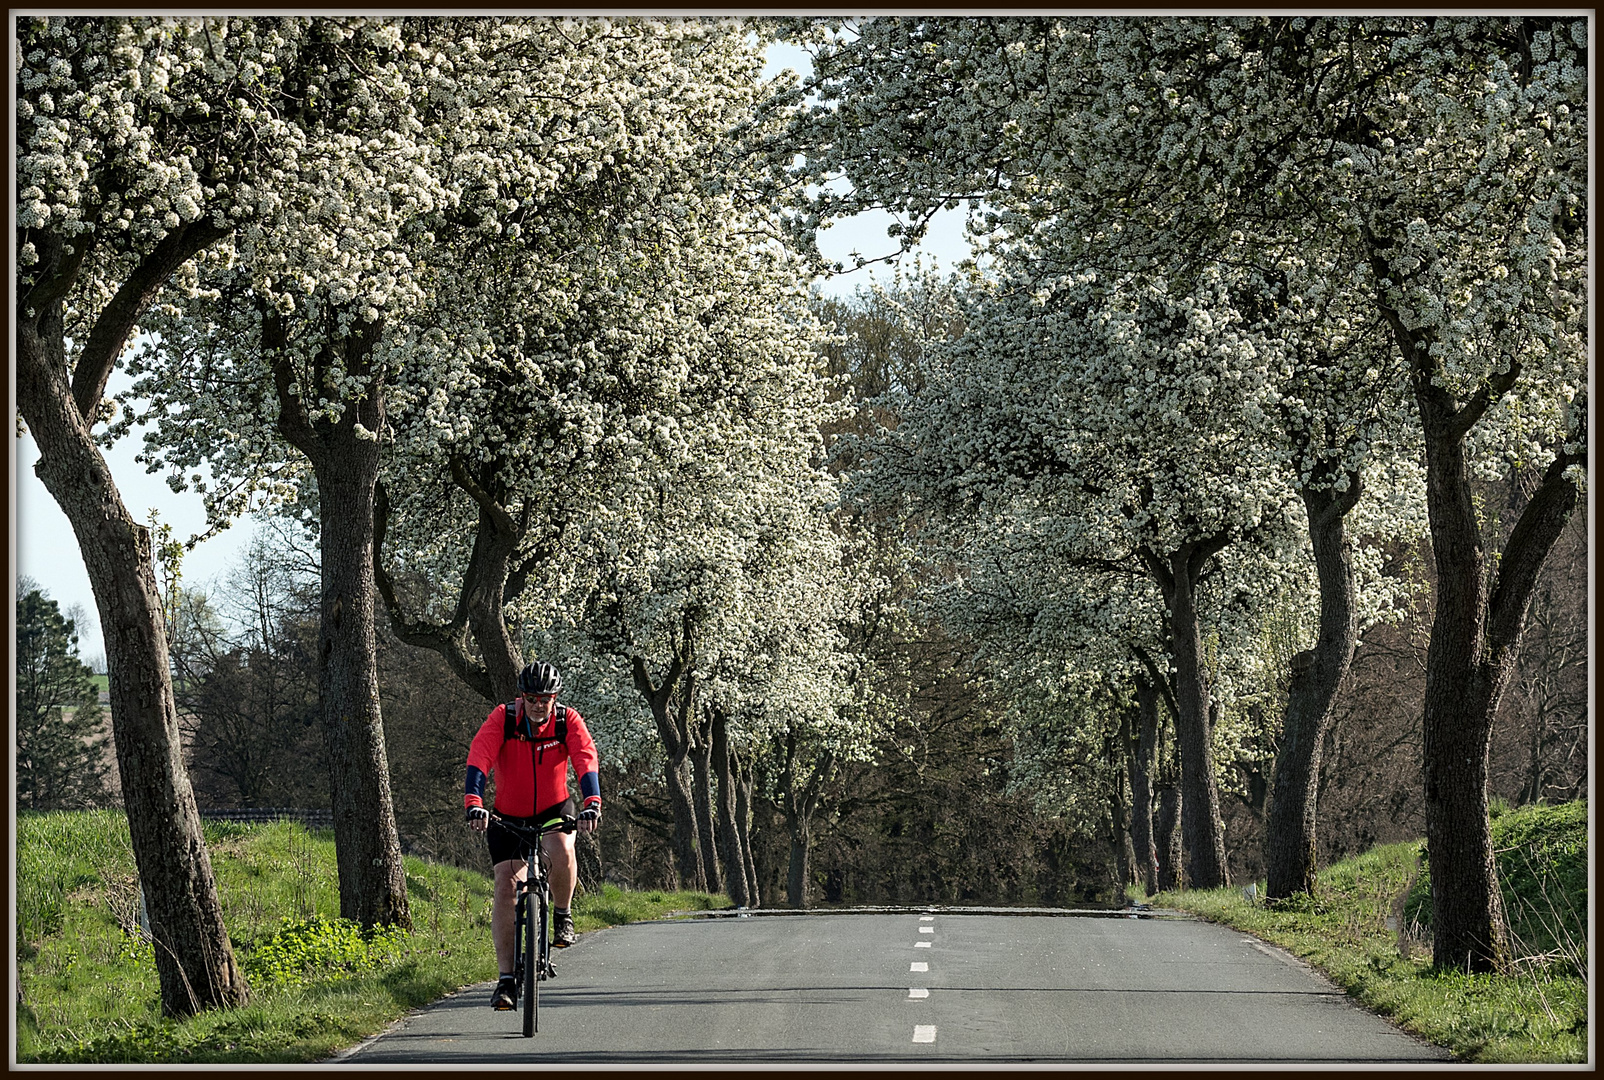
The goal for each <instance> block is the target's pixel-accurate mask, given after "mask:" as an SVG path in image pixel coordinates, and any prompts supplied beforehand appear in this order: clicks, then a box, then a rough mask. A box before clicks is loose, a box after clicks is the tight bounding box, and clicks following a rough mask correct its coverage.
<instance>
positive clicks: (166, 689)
mask: <svg viewBox="0 0 1604 1080" xmlns="http://www.w3.org/2000/svg"><path fill="white" fill-rule="evenodd" d="M183 232H184V230H178V231H176V232H174V233H172V234H169V237H168V239H167V240H164V241H163V242H162V244H161V245H159V246H158V249H157V251H156V252H155V253H153V254H152V256H151V257H150V258H148V259H147V260H146V262H145V263H143V264H141V266H140V267H139V268H138V269H137V270H136V273H135V275H134V276H131V277H130V287H131V288H132V293H131V294H130V287H125V288H124V289H123V290H121V291H119V293H118V297H117V300H118V301H119V302H122V301H127V303H125V304H123V308H122V317H121V320H120V323H119V325H118V326H112V327H110V328H109V329H108V326H107V319H109V318H110V316H109V315H108V316H107V319H102V321H101V322H100V323H97V325H96V327H95V329H94V332H93V333H92V334H91V340H90V343H89V345H86V346H85V351H84V355H83V356H82V357H81V358H80V360H79V370H78V371H77V372H75V373H74V375H73V379H72V382H71V383H69V381H68V366H67V358H66V340H65V331H64V325H63V318H62V306H61V305H62V298H63V297H64V296H65V295H66V294H67V292H68V290H69V289H70V288H71V287H72V284H73V281H74V280H75V278H76V273H77V267H78V266H79V265H81V261H82V259H83V258H84V255H85V252H83V251H79V252H71V251H67V250H66V249H64V247H63V245H62V243H61V241H60V239H59V238H57V237H55V236H54V235H53V234H49V233H43V232H33V233H30V234H29V236H30V239H32V240H34V242H35V243H36V244H37V246H38V248H39V256H40V261H39V264H38V271H37V272H36V274H35V280H36V281H38V282H40V284H38V285H34V286H33V287H31V288H24V287H22V286H19V288H18V320H17V350H16V364H17V390H16V392H17V405H18V408H19V410H20V411H21V413H22V416H23V419H24V421H25V422H26V423H27V425H28V429H29V432H30V433H31V434H32V435H33V438H34V441H35V443H36V444H37V445H38V447H39V453H40V460H39V463H38V465H37V466H35V470H34V471H35V472H36V474H37V475H38V477H39V479H40V481H41V482H43V484H44V486H45V489H46V490H47V491H49V492H50V494H51V496H52V497H53V498H54V499H55V500H56V503H57V505H59V506H60V507H61V510H62V513H64V514H65V515H66V517H67V520H68V522H70V523H71V525H72V530H73V534H74V536H75V537H76V538H77V541H78V545H79V549H80V551H81V553H82V555H83V560H84V568H85V569H86V570H87V571H88V574H89V583H90V587H91V589H92V590H93V591H94V595H95V607H96V610H97V612H98V614H99V616H100V625H101V627H102V629H103V631H104V634H105V641H106V672H107V681H108V683H109V692H110V698H111V720H112V738H113V741H114V743H115V746H116V751H117V769H118V775H119V777H120V779H121V782H122V792H123V804H124V807H125V809H126V811H127V815H128V831H129V835H130V838H131V840H132V843H133V851H134V863H135V866H136V868H137V869H138V872H139V877H140V881H141V883H142V885H143V887H144V890H145V898H146V903H147V906H148V909H149V916H150V928H151V934H152V937H153V938H154V939H155V942H156V975H157V980H158V984H159V986H160V992H161V1005H162V1011H163V1013H165V1014H166V1015H168V1016H188V1015H192V1014H194V1013H196V1012H199V1011H200V1010H202V1009H209V1008H217V1007H230V1006H236V1005H243V1004H245V1003H246V1001H247V1000H248V999H249V997H250V991H249V988H248V987H247V985H246V982H245V977H244V975H243V974H242V973H241V971H240V969H239V966H238V964H237V963H236V962H235V959H234V951H233V948H232V947H231V946H230V944H229V939H228V932H227V930H226V929H225V927H224V924H223V910H222V905H221V904H220V903H219V901H218V896H217V883H216V880H215V878H214V877H213V875H212V866H211V859H210V857H209V856H208V854H207V852H206V844H205V840H204V839H203V837H202V835H201V821H200V815H199V813H198V812H197V810H196V806H195V795H194V791H193V790H192V789H191V787H190V783H189V776H188V774H187V773H186V771H185V769H184V761H183V747H182V744H181V739H180V733H179V726H178V712H177V708H176V705H175V703H174V700H173V688H172V676H171V670H170V668H169V665H168V656H167V639H166V627H165V623H164V619H163V615H162V607H161V600H160V594H159V591H158V589H157V586H156V577H155V571H154V567H153V563H152V548H151V539H150V533H149V531H148V530H147V529H145V528H144V527H143V526H141V525H139V524H138V523H137V522H135V521H134V520H133V518H132V517H131V516H130V515H129V513H128V510H127V508H126V507H125V506H124V505H123V501H122V497H121V495H120V494H119V493H118V491H117V486H116V484H115V483H114V482H113V480H112V476H111V471H110V469H108V468H107V466H106V462H105V459H104V458H103V457H102V456H101V454H100V451H99V450H98V449H97V448H96V447H95V444H94V442H93V441H92V440H91V437H90V430H91V424H92V417H93V415H94V412H95V410H96V409H97V408H98V406H99V404H100V399H101V395H102V393H103V392H104V388H105V382H106V379H107V378H108V377H109V375H110V372H111V368H112V365H113V363H114V361H115V359H116V357H117V355H118V354H120V353H121V351H122V345H123V342H125V341H126V340H127V333H128V329H129V328H130V327H131V326H132V322H133V319H134V318H137V315H138V312H139V311H141V310H144V308H145V306H146V304H147V303H148V299H149V296H150V295H151V294H153V293H154V290H155V288H156V287H157V286H159V285H160V283H161V282H162V281H165V280H166V278H167V276H168V275H170V274H171V272H172V269H173V267H174V266H176V265H177V264H179V263H182V262H183V261H184V259H187V258H188V257H189V256H190V255H192V254H193V253H194V252H195V251H197V250H200V248H202V247H204V246H205V243H203V242H202V241H205V242H210V240H215V239H216V236H217V235H220V234H214V235H211V236H210V239H207V238H206V237H199V236H195V237H191V238H190V242H189V245H188V246H187V247H183V248H182V250H169V249H174V248H175V246H176V244H177V241H178V240H179V239H181V237H182V234H183ZM83 242H85V243H87V238H85V239H84V241H83ZM169 263H171V264H172V265H168V264H169ZM141 272H143V274H144V277H145V278H146V279H147V280H145V281H144V283H143V284H140V283H139V280H140V273H141ZM125 294H130V295H128V296H125ZM116 306H117V305H115V304H114V305H113V307H116ZM30 309H32V310H30ZM111 321H113V322H119V320H116V319H113V320H111ZM96 341H100V342H101V343H102V348H101V349H100V350H99V351H98V352H93V350H92V349H91V347H90V346H92V345H94V343H95V342H96ZM91 369H93V370H91ZM75 391H77V392H75ZM86 417H90V418H91V419H89V420H86Z"/></svg>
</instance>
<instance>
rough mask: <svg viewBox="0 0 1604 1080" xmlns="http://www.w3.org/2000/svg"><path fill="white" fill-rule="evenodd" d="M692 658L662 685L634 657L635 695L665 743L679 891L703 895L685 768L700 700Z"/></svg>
mask: <svg viewBox="0 0 1604 1080" xmlns="http://www.w3.org/2000/svg"><path fill="white" fill-rule="evenodd" d="M688 652H689V649H688V648H687V649H686V650H685V652H684V653H682V654H681V655H676V656H675V658H674V659H673V661H672V662H671V663H670V664H669V668H668V671H667V673H666V674H665V675H664V676H663V678H662V680H661V681H654V680H653V679H652V676H651V672H650V671H649V670H648V669H647V667H646V661H645V660H644V659H643V658H642V657H639V656H637V657H634V658H633V659H632V661H631V664H632V666H633V671H634V678H635V689H636V690H637V691H639V692H640V695H641V696H642V697H644V698H645V699H646V703H647V705H648V706H650V708H651V711H652V720H653V722H654V723H655V724H656V725H657V737H658V738H659V739H661V740H662V743H663V782H664V784H665V785H666V786H667V788H668V801H669V805H670V806H671V807H672V809H673V812H674V832H673V834H672V841H671V846H672V848H673V851H674V872H675V874H676V875H677V876H678V877H679V887H680V888H682V889H696V890H700V889H702V888H704V885H705V879H704V878H703V876H702V863H701V854H700V853H699V852H698V851H697V849H696V836H697V830H696V810H695V807H694V805H693V803H692V802H691V778H690V775H689V773H690V768H689V766H688V764H687V763H686V757H687V756H688V755H689V753H690V742H691V740H690V720H689V714H690V710H691V709H692V708H693V707H694V700H695V686H694V682H693V680H692V678H691V675H690V664H689V662H688V661H687V660H686V658H685V654H688ZM676 695H677V698H678V700H676Z"/></svg>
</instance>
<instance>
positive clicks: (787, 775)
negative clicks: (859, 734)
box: [779, 728, 835, 908]
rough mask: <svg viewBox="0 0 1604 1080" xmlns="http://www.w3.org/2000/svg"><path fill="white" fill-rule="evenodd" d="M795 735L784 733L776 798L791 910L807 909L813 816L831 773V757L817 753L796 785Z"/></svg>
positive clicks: (833, 765) (828, 752) (796, 747)
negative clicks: (785, 840)
mask: <svg viewBox="0 0 1604 1080" xmlns="http://www.w3.org/2000/svg"><path fill="white" fill-rule="evenodd" d="M797 743H798V740H797V733H796V729H795V728H790V729H788V730H787V731H786V733H785V771H784V773H783V774H782V776H781V778H780V784H779V788H780V798H781V799H783V800H784V806H783V809H784V812H785V828H786V832H787V833H788V834H789V835H790V838H791V861H790V867H789V869H788V871H787V873H786V886H785V888H786V899H787V900H788V901H789V903H790V905H791V906H792V907H794V908H805V907H807V906H808V856H809V850H810V848H811V847H812V844H813V812H814V811H815V810H817V809H818V806H819V798H820V796H821V795H822V794H823V793H824V785H825V784H826V783H828V782H829V778H830V775H831V774H832V773H833V772H834V771H835V754H834V753H833V752H831V751H829V750H823V751H820V753H819V755H818V757H817V758H815V759H814V762H813V770H812V772H811V773H810V774H809V776H808V778H807V780H806V781H805V782H803V783H801V784H800V785H799V784H798V777H797V773H796V765H797V753H798V746H797Z"/></svg>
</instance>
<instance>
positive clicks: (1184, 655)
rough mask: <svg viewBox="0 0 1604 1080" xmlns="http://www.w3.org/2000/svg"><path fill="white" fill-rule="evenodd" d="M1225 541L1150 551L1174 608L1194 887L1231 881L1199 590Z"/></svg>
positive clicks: (1189, 874)
mask: <svg viewBox="0 0 1604 1080" xmlns="http://www.w3.org/2000/svg"><path fill="white" fill-rule="evenodd" d="M1224 546H1225V540H1224V538H1223V537H1221V538H1215V539H1213V540H1209V541H1192V542H1189V543H1186V544H1183V545H1182V546H1181V547H1180V548H1179V549H1178V550H1177V551H1175V553H1174V554H1172V555H1171V556H1170V557H1169V558H1168V559H1167V560H1159V559H1157V558H1155V557H1153V556H1147V562H1148V565H1149V567H1150V569H1151V570H1152V571H1153V573H1154V577H1155V579H1156V580H1157V581H1158V583H1159V586H1160V588H1161V589H1162V590H1163V593H1164V599H1165V602H1166V604H1167V606H1168V607H1169V611H1170V619H1169V629H1170V643H1171V644H1170V647H1171V649H1172V659H1173V660H1174V663H1175V677H1174V689H1175V703H1176V709H1177V712H1176V717H1175V735H1176V742H1177V744H1178V745H1179V747H1180V751H1181V834H1182V841H1183V843H1184V846H1185V852H1186V854H1185V859H1186V866H1185V873H1186V880H1187V885H1188V887H1190V888H1194V889H1215V888H1219V887H1220V886H1222V885H1228V884H1230V876H1229V874H1228V872H1227V869H1226V862H1225V826H1224V823H1223V822H1222V820H1221V818H1220V788H1219V782H1218V780H1217V779H1216V778H1215V775H1214V732H1213V729H1212V723H1211V716H1210V712H1211V709H1210V706H1211V704H1212V703H1211V701H1210V698H1209V688H1208V682H1207V678H1206V676H1205V673H1204V669H1203V638H1202V631H1201V627H1200V626H1199V623H1198V612H1197V601H1196V592H1195V589H1196V585H1197V576H1198V574H1199V573H1200V572H1201V571H1202V569H1203V566H1204V565H1205V564H1206V563H1207V562H1208V560H1209V559H1210V558H1212V557H1213V556H1214V555H1215V554H1216V553H1218V552H1219V550H1220V549H1221V548H1222V547H1224Z"/></svg>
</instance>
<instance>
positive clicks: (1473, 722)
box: [1373, 255, 1587, 972]
mask: <svg viewBox="0 0 1604 1080" xmlns="http://www.w3.org/2000/svg"><path fill="white" fill-rule="evenodd" d="M1373 262H1374V263H1375V264H1376V267H1377V269H1378V271H1380V272H1382V273H1387V272H1390V271H1388V269H1387V266H1386V262H1385V260H1384V259H1382V258H1381V257H1380V256H1379V255H1378V256H1375V257H1374V258H1373ZM1382 315H1383V316H1384V317H1385V318H1386V320H1387V322H1388V324H1389V325H1390V326H1391V328H1392V331H1393V339H1394V340H1395V341H1396V342H1397V343H1398V346H1399V349H1400V351H1401V352H1402V353H1403V356H1404V359H1405V361H1406V362H1407V363H1408V364H1409V368H1410V374H1411V379H1412V381H1413V384H1414V391H1415V401H1416V404H1417V406H1418V408H1419V411H1420V422H1421V428H1422V430H1423V431H1424V433H1425V444H1426V512H1427V517H1428V519H1429V521H1430V524H1431V546H1432V555H1433V557H1434V559H1435V561H1436V564H1437V609H1436V613H1435V616H1434V617H1433V620H1432V626H1431V644H1430V645H1429V647H1428V648H1427V651H1426V697H1425V710H1424V715H1423V718H1422V731H1423V762H1422V765H1423V772H1424V779H1425V787H1426V850H1427V858H1428V860H1429V865H1430V872H1431V901H1432V946H1433V958H1432V963H1433V964H1434V966H1436V967H1437V968H1439V969H1453V970H1461V971H1472V972H1489V971H1497V970H1500V969H1502V968H1504V967H1505V966H1506V964H1507V962H1508V959H1509V941H1508V929H1507V926H1506V923H1505V917H1504V909H1503V900H1502V897H1501V895H1500V892H1499V886H1498V873H1497V866H1496V864H1495V862H1494V860H1493V848H1492V826H1491V824H1490V822H1489V820H1488V814H1487V757H1488V753H1489V751H1490V749H1491V743H1492V731H1493V719H1494V716H1495V715H1496V713H1497V710H1498V703H1499V699H1500V698H1501V697H1502V696H1503V692H1504V688H1505V686H1506V685H1507V684H1508V681H1509V678H1510V675H1511V673H1512V672H1513V670H1514V666H1515V659H1516V656H1517V654H1518V653H1519V651H1520V639H1521V633H1522V631H1523V629H1524V627H1525V621H1526V614H1527V608H1528V606H1529V604H1530V601H1531V597H1532V593H1533V591H1534V590H1535V588H1536V586H1537V579H1538V576H1539V575H1540V574H1541V572H1542V568H1543V562H1544V560H1546V559H1547V558H1548V553H1549V551H1550V550H1551V549H1552V548H1553V546H1554V543H1555V541H1556V540H1558V539H1559V536H1560V533H1561V532H1562V531H1563V530H1564V528H1565V523H1566V522H1567V521H1568V520H1569V519H1570V516H1571V513H1572V512H1573V511H1574V509H1575V507H1576V487H1575V485H1574V484H1572V483H1571V481H1570V480H1569V479H1568V478H1567V477H1566V471H1567V470H1568V469H1569V468H1570V467H1572V466H1585V465H1586V460H1587V417H1586V412H1585V406H1584V408H1583V411H1582V412H1581V413H1580V414H1579V415H1578V417H1577V420H1578V427H1577V431H1576V432H1575V433H1574V438H1573V441H1572V442H1571V443H1569V444H1568V445H1569V446H1570V447H1571V449H1568V450H1567V449H1564V448H1561V449H1560V450H1559V452H1558V453H1556V455H1555V458H1554V461H1553V462H1552V463H1551V464H1550V465H1549V467H1548V470H1547V471H1546V473H1545V474H1544V476H1543V478H1542V480H1541V482H1540V483H1539V484H1538V486H1537V490H1536V491H1535V493H1534V494H1533V495H1532V497H1531V500H1530V501H1529V502H1528V503H1527V504H1526V507H1525V509H1524V510H1522V511H1521V513H1520V516H1519V517H1518V518H1517V519H1516V521H1515V525H1514V528H1513V530H1512V531H1511V532H1510V534H1509V540H1508V542H1507V543H1506V544H1505V545H1504V550H1503V552H1502V553H1501V554H1500V555H1499V556H1498V558H1497V559H1496V560H1494V562H1493V565H1492V567H1491V569H1490V570H1489V567H1488V560H1487V558H1486V554H1485V552H1484V550H1483V547H1482V536H1481V521H1480V518H1479V516H1478V514H1477V512H1476V507H1475V502H1474V500H1473V498H1472V493H1471V487H1470V471H1469V469H1468V467H1467V464H1466V461H1465V452H1466V450H1465V447H1466V442H1467V440H1468V438H1469V435H1470V432H1471V431H1472V429H1473V428H1474V427H1475V425H1476V424H1477V423H1478V422H1479V421H1480V420H1481V418H1482V417H1483V416H1484V415H1485V414H1486V411H1487V409H1488V408H1490V407H1491V406H1492V405H1493V403H1495V402H1497V401H1499V400H1500V399H1502V398H1503V396H1504V395H1505V394H1506V393H1507V392H1508V391H1509V390H1510V389H1512V388H1513V387H1514V385H1515V383H1516V382H1517V380H1518V379H1519V378H1520V374H1521V367H1520V364H1519V362H1518V361H1517V360H1515V359H1513V358H1511V359H1510V360H1509V362H1508V363H1507V364H1506V366H1505V368H1504V370H1503V371H1502V372H1500V373H1498V374H1496V375H1494V376H1493V377H1492V379H1491V380H1490V381H1489V382H1488V383H1487V384H1486V385H1484V386H1482V387H1481V388H1480V389H1479V390H1478V391H1477V392H1476V393H1475V394H1473V395H1472V396H1471V397H1470V398H1469V400H1467V401H1465V402H1464V403H1463V404H1461V403H1460V402H1458V401H1457V400H1456V399H1455V398H1454V397H1453V396H1452V395H1451V394H1450V393H1449V392H1448V390H1447V389H1445V388H1444V387H1443V386H1441V385H1438V374H1439V372H1438V367H1437V366H1438V361H1437V360H1436V359H1435V358H1434V357H1432V355H1431V345H1432V343H1433V342H1432V340H1431V338H1430V336H1429V334H1428V333H1427V332H1426V331H1424V330H1412V329H1410V328H1409V327H1407V326H1405V324H1404V322H1403V320H1402V318H1401V317H1400V316H1399V315H1398V313H1397V312H1394V311H1391V310H1389V309H1387V308H1385V307H1383V308H1382Z"/></svg>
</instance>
